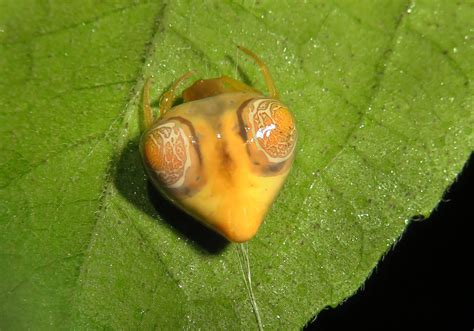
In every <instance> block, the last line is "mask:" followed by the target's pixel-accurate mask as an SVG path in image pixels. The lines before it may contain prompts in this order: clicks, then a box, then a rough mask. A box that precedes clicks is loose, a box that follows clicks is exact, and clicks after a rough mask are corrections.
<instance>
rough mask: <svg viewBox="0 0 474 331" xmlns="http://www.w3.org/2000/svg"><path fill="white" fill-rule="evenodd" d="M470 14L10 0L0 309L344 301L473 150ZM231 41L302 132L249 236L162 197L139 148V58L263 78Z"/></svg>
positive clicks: (244, 318) (87, 313)
mask: <svg viewBox="0 0 474 331" xmlns="http://www.w3.org/2000/svg"><path fill="white" fill-rule="evenodd" d="M473 22H474V9H473V7H472V5H471V4H469V3H468V2H467V1H466V2H463V1H456V2H454V1H432V0H423V1H421V0H420V1H416V2H405V1H391V0H386V1H378V2H373V1H368V0H367V1H343V0H335V1H332V2H328V1H322V0H321V1H310V2H308V3H302V2H299V1H295V2H293V3H287V2H285V3H283V2H281V1H235V2H232V1H230V0H226V1H205V2H203V3H199V2H195V1H189V0H188V1H184V0H183V1H179V2H174V1H170V2H169V3H158V2H154V1H152V2H139V1H127V0H123V1H108V2H99V1H92V0H90V1H75V2H69V1H68V2H64V1H33V0H31V1H20V0H15V1H13V0H11V1H8V0H3V1H1V2H0V150H1V152H0V153H1V154H0V187H1V189H0V265H1V271H0V278H1V282H0V328H2V329H51V328H53V329H58V328H61V329H63V328H64V329H71V328H74V329H86V328H87V329H91V328H92V329H103V328H107V329H151V328H155V329H156V328H159V329H175V328H189V329H197V328H202V329H209V328H217V329H252V328H254V329H255V328H257V318H256V313H255V312H256V310H257V309H256V307H258V312H259V317H260V318H261V321H262V323H263V326H264V327H265V328H268V329H276V328H283V329H289V328H291V329H295V328H300V327H302V326H303V325H304V324H305V323H306V322H307V321H308V320H310V319H311V318H312V317H313V316H314V315H315V314H317V313H318V312H319V311H320V310H321V309H323V308H324V307H325V306H327V305H331V306H334V305H337V304H338V303H340V302H341V301H342V300H343V299H344V298H346V297H347V296H349V295H351V294H352V293H354V291H355V290H356V289H357V288H358V287H359V286H360V285H361V284H362V283H363V282H364V280H365V279H366V277H367V275H368V274H369V273H370V272H371V270H372V269H373V268H374V266H375V265H376V263H377V261H378V260H379V259H380V257H381V256H382V255H383V254H384V252H386V250H387V249H389V247H390V246H391V245H392V244H393V243H394V242H395V241H396V240H397V238H398V237H399V236H400V235H401V233H402V232H403V230H404V228H405V226H406V223H407V220H409V219H410V218H411V217H413V216H414V215H418V214H423V215H426V216H427V215H429V214H430V212H431V210H432V209H433V208H435V206H436V204H437V202H438V201H439V200H440V198H441V196H442V194H443V191H444V190H445V189H446V188H447V187H448V186H449V184H450V183H451V182H452V181H453V180H455V178H456V175H457V174H458V173H459V171H460V170H461V168H462V166H463V163H464V162H465V160H466V159H467V158H468V156H469V153H470V152H471V151H472V149H473V145H474V139H473V133H472V128H473V127H474V120H473V112H472V109H473V99H472V96H473V95H474V94H473V88H472V78H473V73H474V67H473V61H472V59H473V58H474V46H473V38H474V35H473V31H474V26H473ZM236 45H243V46H245V47H248V48H250V49H251V50H253V51H254V52H255V53H257V54H259V55H260V56H261V57H262V58H263V59H264V60H265V61H266V62H267V63H268V65H269V67H270V69H271V71H272V73H273V76H274V77H275V79H276V83H277V86H278V88H279V90H280V93H281V98H282V100H283V101H284V102H285V103H286V104H287V105H289V106H290V108H291V110H292V111H293V112H294V114H295V117H296V119H297V123H298V130H299V137H300V140H299V145H298V153H297V158H296V161H295V164H294V167H293V170H292V172H291V175H290V177H289V180H288V181H287V183H286V185H285V187H284V189H283V190H282V192H281V194H280V195H279V197H278V199H277V201H276V203H275V204H274V206H273V207H272V209H271V210H270V212H269V215H268V216H267V218H266V220H265V223H264V224H263V225H262V227H261V229H260V231H259V233H258V234H257V236H256V237H255V238H254V239H253V240H252V241H251V242H249V243H248V244H247V245H244V246H239V245H235V244H227V243H225V242H224V241H223V240H222V239H220V237H218V236H216V235H215V234H213V233H212V232H210V231H208V230H206V229H204V228H203V227H202V226H200V225H199V224H197V223H196V222H195V221H193V220H192V219H190V218H189V217H187V216H186V215H184V214H183V213H182V212H179V211H177V210H176V209H175V208H173V207H172V206H170V204H169V203H168V202H166V201H164V200H163V199H162V198H161V197H160V196H159V195H158V194H157V193H156V192H155V191H154V190H153V189H152V188H151V187H150V185H149V184H148V183H147V180H146V178H145V176H144V171H143V168H142V165H141V160H140V156H139V154H138V148H137V142H138V138H139V134H140V122H141V119H142V118H141V112H142V111H141V105H140V94H141V90H142V87H143V82H144V78H145V77H147V76H150V75H153V77H154V79H153V83H154V95H153V97H154V98H155V100H157V98H158V97H159V95H160V94H161V93H162V92H163V91H164V90H165V89H166V87H167V86H169V84H170V83H171V82H172V81H173V80H174V79H175V78H177V77H178V76H179V75H181V74H182V73H184V72H186V71H187V70H189V69H193V70H195V71H196V73H197V75H196V76H197V78H206V77H213V76H218V75H221V74H226V75H230V76H233V77H235V78H238V79H241V80H244V81H248V82H249V83H251V84H252V85H254V86H256V87H257V88H260V89H264V85H263V79H262V77H261V76H260V73H259V72H258V70H257V68H255V66H254V64H253V63H252V61H249V60H248V59H247V58H246V57H244V56H243V55H242V54H241V53H239V52H238V51H237V49H236V47H235V46H236ZM247 249H248V254H246V252H247ZM247 258H248V260H247ZM247 261H249V266H250V268H249V270H250V273H251V283H250V282H249V279H248V277H247V272H248V271H249V270H247V264H246V263H247ZM247 285H249V287H247ZM252 297H253V298H254V300H251V298H252ZM252 303H253V304H255V306H253V305H252Z"/></svg>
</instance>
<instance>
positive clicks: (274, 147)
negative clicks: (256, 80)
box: [249, 99, 296, 162]
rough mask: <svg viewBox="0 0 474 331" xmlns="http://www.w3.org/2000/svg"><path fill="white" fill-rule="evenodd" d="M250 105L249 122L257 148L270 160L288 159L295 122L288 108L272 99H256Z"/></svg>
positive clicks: (294, 137) (293, 143)
mask: <svg viewBox="0 0 474 331" xmlns="http://www.w3.org/2000/svg"><path fill="white" fill-rule="evenodd" d="M251 107H252V109H251V110H250V112H249V123H251V126H252V133H253V137H254V139H255V140H256V144H257V148H258V149H260V150H261V151H263V152H264V153H265V154H266V156H267V157H268V159H269V161H271V162H282V161H285V160H286V159H288V158H289V157H290V156H291V155H292V152H293V149H294V147H295V142H296V129H295V122H294V120H293V116H291V114H290V112H289V111H288V108H286V107H285V106H283V105H282V104H281V103H280V102H278V101H277V100H273V99H263V100H262V99H260V100H257V101H255V102H254V103H253V104H252V106H251Z"/></svg>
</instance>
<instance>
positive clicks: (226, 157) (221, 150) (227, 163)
mask: <svg viewBox="0 0 474 331" xmlns="http://www.w3.org/2000/svg"><path fill="white" fill-rule="evenodd" d="M217 155H218V158H219V160H218V163H219V169H220V171H221V173H222V175H223V177H225V178H226V179H227V180H228V181H229V182H232V174H233V172H234V169H235V162H234V160H233V159H232V156H231V155H230V153H229V150H228V148H227V143H226V142H225V141H221V142H220V143H219V144H218V145H217Z"/></svg>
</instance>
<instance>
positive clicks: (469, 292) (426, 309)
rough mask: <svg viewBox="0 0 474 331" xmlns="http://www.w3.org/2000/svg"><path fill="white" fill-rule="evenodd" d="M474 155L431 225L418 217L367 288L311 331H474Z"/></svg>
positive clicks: (325, 314) (322, 317) (327, 313)
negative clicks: (409, 330) (415, 330)
mask: <svg viewBox="0 0 474 331" xmlns="http://www.w3.org/2000/svg"><path fill="white" fill-rule="evenodd" d="M473 183H474V154H472V155H471V157H470V159H469V162H468V163H467V165H466V166H465V168H464V170H463V172H462V173H461V175H460V176H459V177H458V179H457V181H456V182H455V183H454V184H453V185H452V186H451V188H450V189H449V190H448V192H446V193H445V195H444V198H443V201H442V202H441V203H440V204H439V205H438V207H437V208H436V210H435V211H434V212H433V213H432V215H431V216H430V217H429V218H427V219H424V220H423V219H422V218H417V217H415V218H414V219H413V220H412V222H411V223H410V224H409V226H408V227H407V230H406V232H405V233H404V235H403V236H402V237H401V239H400V241H399V242H398V243H397V244H396V245H395V247H394V248H393V249H392V250H391V251H390V252H389V253H388V254H387V255H386V256H385V258H384V259H383V260H382V261H380V262H379V264H378V266H377V268H376V270H375V271H374V272H373V273H372V275H371V276H370V277H369V279H368V280H367V282H366V284H365V286H364V287H363V288H361V289H359V291H358V292H357V293H356V294H355V295H354V296H352V297H351V298H349V299H347V301H345V302H344V303H343V304H341V305H340V306H338V307H336V308H327V309H325V310H323V311H322V312H321V313H320V314H319V315H318V317H317V319H316V320H315V321H313V322H311V323H309V324H308V325H307V326H306V328H305V330H321V331H324V330H408V329H411V328H414V327H415V328H417V329H419V330H470V331H472V330H474V304H473V302H474V272H473V271H472V267H473V266H474V254H473V246H474V242H473V239H474V231H473V230H474V227H473V222H474V217H473V212H472V211H473V205H474V185H473Z"/></svg>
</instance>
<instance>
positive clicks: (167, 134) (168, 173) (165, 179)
mask: <svg viewBox="0 0 474 331" xmlns="http://www.w3.org/2000/svg"><path fill="white" fill-rule="evenodd" d="M144 152H145V160H146V161H147V163H148V165H149V166H150V168H151V169H152V170H153V171H155V173H156V175H157V177H158V179H159V180H160V182H162V183H163V185H165V186H167V187H171V188H176V187H179V186H181V185H183V182H184V179H185V176H186V172H187V170H188V169H189V168H190V167H191V157H190V155H189V154H190V151H189V139H188V138H187V137H186V135H185V133H184V131H183V129H182V128H180V127H179V126H178V125H177V124H176V123H175V122H173V121H170V122H165V123H163V124H161V125H159V126H157V127H156V128H154V129H153V130H151V131H150V132H149V134H148V138H147V139H146V142H145V148H144Z"/></svg>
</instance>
